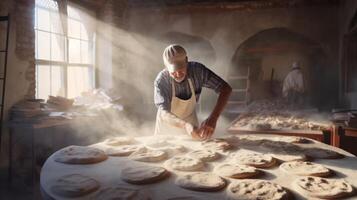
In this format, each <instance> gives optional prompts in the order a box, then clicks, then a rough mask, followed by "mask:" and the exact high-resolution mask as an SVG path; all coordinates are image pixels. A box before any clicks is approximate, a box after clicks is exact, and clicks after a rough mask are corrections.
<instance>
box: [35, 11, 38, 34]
mask: <svg viewBox="0 0 357 200" xmlns="http://www.w3.org/2000/svg"><path fill="white" fill-rule="evenodd" d="M37 13H38V9H37V7H35V29H37V28H38V26H37V19H38V18H37V15H38V14H37Z"/></svg>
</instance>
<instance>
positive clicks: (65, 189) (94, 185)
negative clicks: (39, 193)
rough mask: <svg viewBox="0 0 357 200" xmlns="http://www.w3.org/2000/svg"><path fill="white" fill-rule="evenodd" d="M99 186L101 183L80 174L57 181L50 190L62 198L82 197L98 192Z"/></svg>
mask: <svg viewBox="0 0 357 200" xmlns="http://www.w3.org/2000/svg"><path fill="white" fill-rule="evenodd" d="M99 186H100V185H99V183H98V182H97V181H96V180H94V179H93V178H90V177H87V176H83V175H80V174H69V175H66V176H62V177H60V178H59V179H57V180H56V181H55V182H54V185H52V186H51V187H50V189H51V191H52V192H53V193H54V194H56V195H59V196H61V197H80V196H84V195H87V194H89V193H91V192H94V191H96V190H97V189H98V188H99Z"/></svg>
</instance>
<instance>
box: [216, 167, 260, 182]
mask: <svg viewBox="0 0 357 200" xmlns="http://www.w3.org/2000/svg"><path fill="white" fill-rule="evenodd" d="M214 172H215V173H216V174H218V175H219V176H223V177H229V178H237V179H241V178H249V177H254V176H257V175H258V174H259V171H258V170H257V169H256V168H255V167H251V166H248V165H238V164H229V163H226V164H221V165H218V166H217V167H215V168H214Z"/></svg>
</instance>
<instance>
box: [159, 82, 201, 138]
mask: <svg viewBox="0 0 357 200" xmlns="http://www.w3.org/2000/svg"><path fill="white" fill-rule="evenodd" d="M188 83H189V86H190V90H191V94H192V95H191V97H190V98H189V99H187V100H183V99H180V98H177V97H176V95H175V93H176V92H175V86H174V83H173V81H171V87H172V99H171V110H170V112H171V113H172V114H174V115H176V116H177V117H178V118H180V119H182V120H184V121H186V122H188V123H191V124H192V125H193V126H198V119H197V114H196V110H195V108H196V94H195V89H194V87H193V84H192V82H191V79H188ZM160 112H162V111H161V109H158V111H157V116H156V126H155V135H173V136H182V135H187V134H188V133H187V132H186V130H185V128H178V127H176V126H173V125H171V124H169V123H167V122H165V121H164V120H163V119H162V117H161V113H160Z"/></svg>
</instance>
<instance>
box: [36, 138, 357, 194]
mask: <svg viewBox="0 0 357 200" xmlns="http://www.w3.org/2000/svg"><path fill="white" fill-rule="evenodd" d="M257 137H261V135H258V136H257ZM152 138H153V137H152V136H145V137H137V138H135V139H136V140H138V141H139V142H142V143H144V142H145V141H147V140H149V139H150V140H152ZM168 140H169V141H170V142H173V143H181V144H182V145H184V146H185V147H187V148H188V149H191V150H196V149H199V148H201V145H200V142H198V141H192V140H189V139H180V138H170V139H168ZM297 145H299V146H301V147H303V148H307V147H317V148H325V149H326V148H327V149H329V150H334V151H337V152H338V153H340V154H343V155H344V156H345V157H344V158H342V159H316V160H313V162H315V163H319V164H323V165H324V166H326V167H327V168H329V169H331V170H333V171H334V172H335V173H334V174H333V175H332V176H331V177H328V178H331V179H341V178H342V179H345V180H346V181H347V182H348V183H350V184H351V185H352V186H354V187H357V158H356V157H355V156H353V155H352V154H350V153H348V152H346V151H343V150H342V149H339V148H335V147H333V146H329V145H326V144H323V143H320V142H317V141H313V142H312V143H307V144H297ZM238 150H244V151H258V152H264V150H261V149H260V147H259V146H257V147H253V148H249V149H244V147H241V148H238ZM228 153H229V151H228V152H226V153H223V154H228ZM225 158H226V156H225V155H223V156H222V158H221V159H219V160H217V161H214V162H207V163H206V167H205V171H211V172H212V169H213V168H214V166H216V165H217V164H219V163H222V162H223V161H224V160H225ZM128 162H136V161H131V160H129V159H128V158H127V157H112V156H110V157H109V158H108V159H107V160H105V161H103V162H99V163H96V164H85V165H79V164H76V165H74V164H73V165H71V164H63V163H59V162H56V161H54V159H53V155H52V156H50V157H49V158H48V159H47V161H46V162H45V164H44V166H43V168H42V171H41V178H40V185H41V189H42V191H43V195H44V198H46V199H51V198H53V199H66V198H63V197H60V196H57V195H56V194H54V193H53V192H52V191H51V190H50V187H51V185H52V184H53V183H54V180H56V179H58V178H59V177H61V176H64V175H68V174H82V175H86V176H89V177H92V178H94V179H96V180H97V181H98V182H99V183H100V185H101V188H104V187H106V186H114V185H117V184H126V185H130V186H132V187H134V188H145V190H147V191H149V193H150V196H151V198H152V199H155V200H161V199H162V200H164V199H168V198H173V197H180V196H194V197H197V198H198V199H206V200H209V199H212V200H217V199H224V197H225V192H226V189H223V190H221V191H219V192H195V191H191V190H187V189H183V188H180V187H179V186H177V185H175V183H174V181H175V178H176V177H177V175H178V174H183V172H178V171H171V172H172V173H171V175H170V177H169V178H167V179H164V180H163V181H160V182H157V183H152V184H146V185H131V184H129V183H126V182H124V181H123V180H121V178H120V174H121V169H122V168H123V166H124V165H125V164H127V163H128ZM163 162H164V161H163ZM163 162H158V163H144V164H149V165H156V166H162V163H163ZM261 170H262V171H263V172H264V175H262V176H260V177H258V178H259V179H263V180H269V181H272V182H274V183H277V184H279V185H281V186H283V187H285V188H287V189H289V190H290V192H292V194H293V196H294V197H295V199H308V198H307V197H304V196H302V195H300V194H299V193H297V192H295V191H294V190H293V187H292V185H291V183H292V182H293V180H294V179H296V178H297V177H298V176H295V175H287V174H285V173H284V172H282V171H281V170H280V169H279V167H274V168H270V169H261ZM226 180H227V181H228V183H229V182H230V181H232V180H234V179H226ZM98 191H99V190H97V191H96V192H93V193H91V194H88V195H86V196H83V197H81V198H71V199H72V200H73V199H76V200H82V199H91V198H93V197H94V196H95V195H96V193H97V192H98ZM345 199H357V196H351V197H348V198H345Z"/></svg>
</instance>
